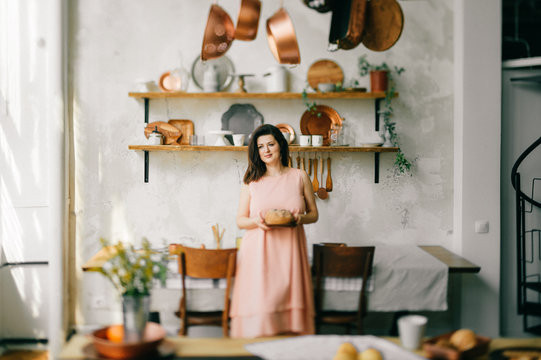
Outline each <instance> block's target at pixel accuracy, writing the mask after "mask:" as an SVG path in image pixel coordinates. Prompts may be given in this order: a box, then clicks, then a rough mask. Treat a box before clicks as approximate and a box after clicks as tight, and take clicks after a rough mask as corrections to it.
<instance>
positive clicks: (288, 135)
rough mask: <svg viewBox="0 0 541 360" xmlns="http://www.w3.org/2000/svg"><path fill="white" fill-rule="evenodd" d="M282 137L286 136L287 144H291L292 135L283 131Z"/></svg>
mask: <svg viewBox="0 0 541 360" xmlns="http://www.w3.org/2000/svg"><path fill="white" fill-rule="evenodd" d="M282 135H284V139H286V142H287V143H288V144H289V142H290V141H291V134H290V133H288V132H283V131H282Z"/></svg>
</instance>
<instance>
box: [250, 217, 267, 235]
mask: <svg viewBox="0 0 541 360" xmlns="http://www.w3.org/2000/svg"><path fill="white" fill-rule="evenodd" d="M251 220H252V221H253V223H254V225H255V226H257V227H258V228H260V229H261V230H263V231H267V230H270V227H269V226H268V225H267V224H266V223H265V219H264V218H263V215H261V214H259V216H256V217H253V218H251Z"/></svg>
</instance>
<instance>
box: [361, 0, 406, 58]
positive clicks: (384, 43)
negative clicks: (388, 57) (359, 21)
mask: <svg viewBox="0 0 541 360" xmlns="http://www.w3.org/2000/svg"><path fill="white" fill-rule="evenodd" d="M403 27H404V14H403V13H402V8H401V7H400V4H399V3H398V2H397V1H396V0H371V1H368V3H367V5H366V22H365V24H364V34H363V38H362V42H363V45H364V46H366V47H367V48H368V49H370V50H374V51H385V50H387V49H389V48H390V47H392V46H393V45H394V44H395V43H396V42H397V41H398V39H399V38H400V35H401V34H402V28H403Z"/></svg>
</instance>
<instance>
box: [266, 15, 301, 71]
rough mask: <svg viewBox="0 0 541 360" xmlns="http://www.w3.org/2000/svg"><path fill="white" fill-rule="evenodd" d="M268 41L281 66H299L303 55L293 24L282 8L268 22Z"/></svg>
mask: <svg viewBox="0 0 541 360" xmlns="http://www.w3.org/2000/svg"><path fill="white" fill-rule="evenodd" d="M267 40H268V42H269V47H270V49H271V52H272V54H273V55H274V57H275V58H276V60H278V62H279V63H280V64H299V63H300V62H301V55H300V52H299V44H298V43H297V36H296V35H295V28H294V27H293V22H292V21H291V18H290V17H289V14H288V13H287V11H286V10H285V9H284V8H283V7H282V8H280V9H278V11H276V12H275V13H274V15H272V16H271V17H270V18H269V19H268V20H267Z"/></svg>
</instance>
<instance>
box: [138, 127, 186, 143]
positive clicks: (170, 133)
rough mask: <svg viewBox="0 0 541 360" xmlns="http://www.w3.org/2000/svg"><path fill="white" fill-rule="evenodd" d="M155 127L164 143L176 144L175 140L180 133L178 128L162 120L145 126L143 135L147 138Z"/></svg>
mask: <svg viewBox="0 0 541 360" xmlns="http://www.w3.org/2000/svg"><path fill="white" fill-rule="evenodd" d="M156 128H158V132H160V133H161V134H162V135H163V136H164V138H165V139H164V144H165V145H178V143H177V140H178V138H179V137H180V136H181V135H182V133H181V132H180V130H179V129H177V128H176V127H174V126H173V125H171V124H168V123H166V122H164V121H154V122H151V123H150V124H148V125H147V126H146V127H145V136H146V138H147V139H148V136H149V135H150V133H151V132H152V131H154V129H156Z"/></svg>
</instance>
